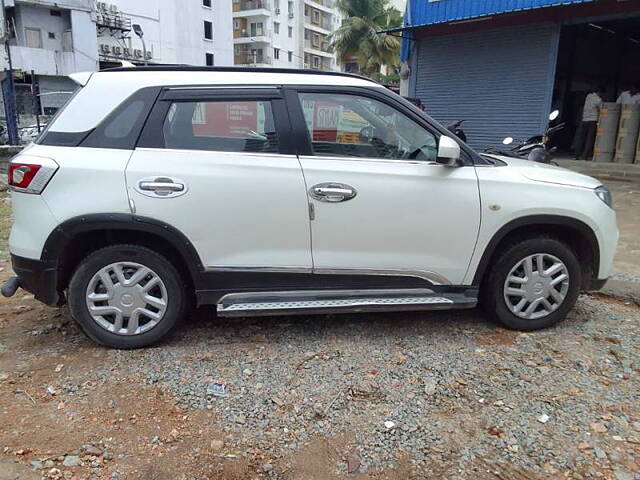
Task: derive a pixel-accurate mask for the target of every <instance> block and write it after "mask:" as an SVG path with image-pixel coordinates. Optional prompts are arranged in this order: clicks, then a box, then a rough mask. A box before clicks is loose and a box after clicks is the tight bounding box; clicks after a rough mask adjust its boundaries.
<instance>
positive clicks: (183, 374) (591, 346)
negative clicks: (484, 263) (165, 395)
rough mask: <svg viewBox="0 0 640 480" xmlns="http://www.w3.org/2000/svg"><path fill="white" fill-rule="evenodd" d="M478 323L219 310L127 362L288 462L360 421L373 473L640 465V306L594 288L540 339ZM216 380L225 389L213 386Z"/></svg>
mask: <svg viewBox="0 0 640 480" xmlns="http://www.w3.org/2000/svg"><path fill="white" fill-rule="evenodd" d="M478 320H479V319H478V312H473V313H462V314H446V315H442V314H412V315H407V314H394V315H354V316H339V317H334V318H331V317H318V318H309V317H307V318H293V317H289V318H282V319H267V320H264V319H260V320H256V319H250V320H244V321H228V320H219V321H217V322H216V323H213V324H212V325H207V326H206V327H205V328H195V329H193V330H190V331H189V332H188V333H187V334H186V335H185V336H184V337H183V338H182V339H181V340H180V348H172V346H168V348H167V347H165V348H162V349H154V350H151V351H149V352H148V354H146V355H145V356H144V357H143V358H141V359H139V360H137V361H136V362H134V363H133V364H130V363H129V361H128V359H129V358H130V356H131V354H130V353H126V352H121V353H118V355H117V358H118V362H119V363H120V364H126V365H129V367H130V368H131V369H132V371H137V372H139V376H140V378H141V379H142V380H143V381H144V382H146V383H149V384H155V383H159V384H161V385H163V386H165V387H166V388H168V389H169V390H170V391H171V392H172V393H173V394H174V395H175V397H176V399H177V401H178V402H179V403H180V404H181V405H183V406H184V407H186V408H206V409H211V410H214V411H215V412H216V413H217V414H218V416H219V418H220V428H221V429H222V431H224V432H225V434H226V435H227V437H228V440H227V442H228V443H229V444H231V445H238V446H240V445H246V444H253V445H254V446H256V447H258V448H259V449H261V450H262V451H266V452H270V453H271V455H272V456H273V457H274V458H280V457H282V456H283V455H284V454H285V453H286V452H287V451H288V450H296V449H299V448H300V447H301V446H302V445H303V444H304V443H305V442H308V441H309V440H311V439H312V438H313V437H316V436H325V437H332V436H337V435H339V434H341V433H344V432H352V433H353V434H354V438H353V445H354V447H355V451H356V452H357V456H358V458H359V460H360V462H361V466H360V469H361V470H362V471H372V470H373V471H375V470H378V469H384V468H392V467H393V466H394V464H395V462H396V461H397V456H398V453H399V452H404V453H405V454H406V455H407V457H408V458H409V459H410V461H411V463H412V464H413V466H414V467H415V469H416V471H425V470H424V469H425V468H428V469H431V468H434V466H437V467H438V468H444V469H447V466H449V467H451V466H452V465H451V462H454V465H455V467H457V468H459V469H461V470H462V471H463V472H464V471H465V467H466V466H467V465H475V463H476V461H477V460H478V459H481V458H485V457H492V458H495V459H497V460H503V461H505V462H509V463H514V464H517V465H521V466H523V467H526V468H528V469H531V470H532V471H534V472H539V473H544V472H545V471H546V472H547V473H549V472H553V471H554V470H558V471H585V472H589V469H590V468H591V467H592V466H593V465H594V460H598V461H599V462H602V464H603V465H606V464H608V463H609V461H614V462H617V461H622V460H623V459H626V458H627V457H628V458H629V459H631V460H632V461H633V462H635V463H634V464H635V471H636V472H638V471H640V463H638V461H640V455H639V453H638V446H639V445H640V416H639V415H640V377H638V373H640V355H639V351H638V346H639V345H640V334H639V330H638V327H639V323H640V317H639V315H638V310H637V309H634V308H629V307H623V308H620V307H618V306H612V305H611V304H608V303H604V302H601V301H598V300H594V299H591V298H588V297H582V299H581V301H580V303H579V305H578V308H577V309H576V310H575V311H574V312H573V313H572V314H571V317H570V319H569V320H568V321H567V322H566V323H564V324H563V325H561V326H559V327H558V328H556V329H553V330H549V331H545V332H539V333H533V334H524V333H516V332H507V331H504V330H501V329H499V328H497V327H494V326H492V325H490V324H487V323H486V322H483V321H480V322H479V321H478ZM167 365H171V368H167ZM215 381H224V382H226V386H227V394H226V395H225V396H216V395H212V394H211V386H212V385H211V383H212V382H215ZM600 430H602V431H600ZM617 437H619V438H620V439H618V440H616V438H617ZM612 439H613V443H610V442H611V440H612ZM616 442H617V443H616ZM581 443H585V444H587V445H588V448H585V449H584V451H580V450H578V445H579V444H581ZM596 447H597V448H599V449H601V450H602V451H603V452H604V456H602V455H600V456H602V458H599V457H598V456H597V455H598V454H601V451H600V450H597V451H596V450H595V448H596ZM594 452H595V453H594ZM452 454H453V455H452ZM454 459H455V460H454ZM336 468H338V469H339V470H346V469H347V468H348V465H347V464H346V463H343V464H341V463H339V464H337V465H336ZM449 469H450V468H449ZM450 473H452V472H450ZM629 475H631V473H629ZM462 477H464V478H468V477H465V476H464V475H462ZM462 477H461V478H462ZM616 478H634V477H633V476H627V477H625V475H624V474H620V475H618V477H616Z"/></svg>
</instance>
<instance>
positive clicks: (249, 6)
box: [233, 0, 269, 12]
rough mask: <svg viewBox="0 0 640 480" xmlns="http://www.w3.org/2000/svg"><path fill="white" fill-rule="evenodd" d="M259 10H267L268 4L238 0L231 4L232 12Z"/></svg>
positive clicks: (258, 1) (262, 1)
mask: <svg viewBox="0 0 640 480" xmlns="http://www.w3.org/2000/svg"><path fill="white" fill-rule="evenodd" d="M259 8H264V9H267V10H268V9H269V2H267V1H265V0H240V1H239V2H233V11H234V12H244V11H245V10H257V9H259Z"/></svg>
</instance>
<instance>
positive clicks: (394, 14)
mask: <svg viewBox="0 0 640 480" xmlns="http://www.w3.org/2000/svg"><path fill="white" fill-rule="evenodd" d="M337 7H338V9H339V10H340V12H341V13H342V15H343V17H344V18H343V21H342V25H340V27H339V28H338V29H337V30H336V31H335V32H334V33H333V34H332V35H331V47H332V48H333V50H334V51H335V52H336V53H337V54H338V60H339V61H340V62H344V61H345V60H346V59H347V58H350V57H355V58H356V61H357V62H358V65H359V66H360V71H361V72H362V73H364V74H365V75H369V76H370V75H373V74H376V73H379V72H380V67H381V66H383V65H386V66H389V67H393V66H397V65H399V63H400V60H399V56H400V39H399V38H398V37H396V36H393V35H388V34H386V33H377V32H379V31H381V30H386V29H389V28H395V27H399V26H401V25H402V14H401V13H400V11H399V10H398V9H397V8H395V7H393V6H391V5H389V0H337Z"/></svg>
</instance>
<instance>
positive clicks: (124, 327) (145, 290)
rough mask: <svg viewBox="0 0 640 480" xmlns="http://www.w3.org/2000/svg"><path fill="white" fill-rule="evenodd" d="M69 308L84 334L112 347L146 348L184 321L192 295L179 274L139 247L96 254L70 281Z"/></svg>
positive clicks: (126, 246) (86, 260)
mask: <svg viewBox="0 0 640 480" xmlns="http://www.w3.org/2000/svg"><path fill="white" fill-rule="evenodd" d="M68 295H69V307H70V309H71V314H72V316H73V317H74V319H75V320H76V321H77V322H78V324H79V325H80V327H81V328H82V330H83V331H84V332H85V333H86V334H87V335H88V336H89V337H90V338H91V339H93V340H94V341H96V342H97V343H99V344H101V345H105V346H108V347H112V348H140V347H145V346H148V345H152V344H154V343H156V342H158V341H159V340H160V339H162V338H163V337H164V336H165V335H167V334H168V333H169V332H170V331H171V330H172V329H173V328H174V327H175V326H176V324H177V323H178V322H179V321H180V320H181V319H182V317H183V316H184V314H185V310H186V304H187V302H186V296H185V289H184V286H183V282H182V278H181V277H180V274H179V273H178V271H177V270H176V269H175V268H174V267H173V265H171V263H169V262H168V261H167V260H166V259H165V258H164V257H163V256H161V255H159V254H157V253H156V252H154V251H152V250H150V249H148V248H145V247H140V246H137V245H114V246H110V247H106V248H103V249H101V250H98V251H96V252H93V253H92V254H91V255H89V256H88V257H87V258H85V259H84V260H83V261H82V262H81V264H80V265H79V266H78V268H77V269H76V271H75V272H74V274H73V276H72V278H71V281H70V283H69V291H68Z"/></svg>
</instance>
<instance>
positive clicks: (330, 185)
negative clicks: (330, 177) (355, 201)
mask: <svg viewBox="0 0 640 480" xmlns="http://www.w3.org/2000/svg"><path fill="white" fill-rule="evenodd" d="M357 194H358V192H357V191H356V189H355V188H353V187H352V186H350V185H346V184H344V183H336V182H326V183H319V184H317V185H314V186H313V187H311V189H310V190H309V195H310V196H311V198H314V199H316V200H318V201H319V202H327V203H338V202H346V201H347V200H351V199H352V198H355V196H356V195H357Z"/></svg>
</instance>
